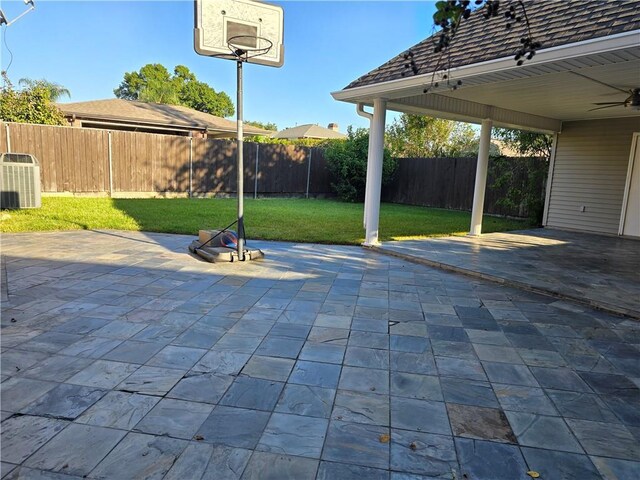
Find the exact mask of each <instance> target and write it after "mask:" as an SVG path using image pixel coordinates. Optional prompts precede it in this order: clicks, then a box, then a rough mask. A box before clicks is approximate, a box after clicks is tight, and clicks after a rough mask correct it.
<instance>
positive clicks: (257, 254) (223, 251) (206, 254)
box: [189, 240, 264, 263]
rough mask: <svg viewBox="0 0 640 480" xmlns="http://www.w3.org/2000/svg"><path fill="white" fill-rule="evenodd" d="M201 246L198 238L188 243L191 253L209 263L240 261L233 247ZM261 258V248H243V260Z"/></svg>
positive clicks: (262, 256) (262, 255) (262, 254)
mask: <svg viewBox="0 0 640 480" xmlns="http://www.w3.org/2000/svg"><path fill="white" fill-rule="evenodd" d="M201 247H202V243H201V242H200V241H198V240H194V241H193V242H191V245H189V251H190V252H191V253H195V254H196V255H198V256H199V257H200V258H202V259H203V260H206V261H207V262H211V263H233V262H237V263H242V262H241V260H240V258H238V251H237V250H236V249H234V248H228V247H209V246H206V245H205V246H204V247H202V248H201ZM261 258H264V253H263V252H262V250H259V249H257V248H255V249H250V248H245V249H244V261H245V262H246V261H249V260H259V259H261Z"/></svg>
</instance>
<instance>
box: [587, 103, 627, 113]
mask: <svg viewBox="0 0 640 480" xmlns="http://www.w3.org/2000/svg"><path fill="white" fill-rule="evenodd" d="M619 105H624V103H617V104H615V105H607V106H606V107H598V108H592V109H591V110H589V111H590V112H593V111H595V110H602V109H603V108H613V107H617V106H619Z"/></svg>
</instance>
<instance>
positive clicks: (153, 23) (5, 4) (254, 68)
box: [0, 0, 434, 131]
mask: <svg viewBox="0 0 640 480" xmlns="http://www.w3.org/2000/svg"><path fill="white" fill-rule="evenodd" d="M274 3H279V4H280V5H282V6H283V7H284V16H285V65H284V66H283V67H282V68H273V67H264V66H259V65H247V66H246V69H245V97H244V103H245V118H246V119H249V120H259V121H263V122H275V123H276V124H277V125H278V127H279V128H285V127H290V126H294V125H296V124H298V125H300V124H304V123H317V124H319V125H323V126H326V125H327V124H328V123H329V122H338V123H339V125H340V130H341V131H345V130H346V127H347V125H354V126H368V125H367V123H368V122H367V121H366V120H365V119H363V118H361V117H359V116H357V115H356V113H355V107H354V106H352V105H350V104H345V103H342V102H336V101H335V100H333V98H332V97H331V96H330V92H331V91H335V90H340V89H341V88H343V87H344V86H346V85H347V84H348V83H349V82H350V81H352V80H354V79H355V78H357V77H359V76H360V75H362V74H364V73H367V72H368V71H370V70H372V69H373V68H375V67H377V66H379V65H380V64H382V63H384V62H385V61H386V60H388V59H390V58H391V57H393V56H395V55H397V54H398V53H400V52H401V51H403V50H405V49H406V48H408V47H410V46H411V45H414V44H415V43H417V42H419V41H420V40H422V39H423V38H425V37H426V36H428V35H429V34H430V33H431V32H432V20H431V15H432V14H433V10H434V6H433V3H432V2H425V1H414V2H402V1H385V2H383V1H357V2H324V1H284V2H274ZM0 5H2V9H3V10H4V11H5V14H6V15H7V17H8V18H9V19H13V18H15V17H16V16H17V15H18V14H19V13H21V12H22V11H24V10H25V5H24V3H23V1H22V0H2V1H1V2H0ZM5 29H6V27H3V28H2V30H3V32H2V33H3V35H6V45H5V42H4V41H3V42H2V51H1V52H2V53H1V55H2V62H1V63H2V69H3V70H5V69H6V68H7V66H8V65H9V61H10V59H11V56H10V54H9V51H8V50H7V48H6V46H7V45H8V46H9V48H10V50H11V52H12V53H13V61H12V63H11V66H10V68H9V70H8V74H9V77H10V78H11V80H12V81H13V82H14V83H17V80H18V79H20V78H23V77H28V78H34V79H36V78H46V79H47V80H50V81H54V82H57V83H60V84H62V85H64V86H65V87H67V88H68V89H69V90H70V91H71V95H72V96H71V100H70V101H85V100H96V99H102V98H113V89H114V88H116V87H117V86H118V85H119V83H120V82H121V81H122V77H123V74H124V73H125V72H127V71H133V70H138V69H139V68H140V67H141V66H143V65H145V64H147V63H162V64H164V65H165V66H167V67H168V68H169V69H173V67H174V66H175V65H178V64H182V65H186V66H187V67H188V68H190V69H191V71H193V72H194V73H195V74H196V76H197V77H198V79H199V80H202V81H205V82H207V83H209V84H210V85H211V86H213V87H214V88H215V89H216V90H222V91H225V92H227V93H228V94H229V96H230V97H231V98H233V99H234V100H235V88H236V84H235V82H236V76H235V63H234V62H231V61H228V60H219V59H212V58H206V57H202V56H199V55H197V54H196V53H195V52H194V49H193V3H192V2H191V1H187V0H183V1H133V2H132V1H114V2H103V1H97V0H96V1H67V2H64V1H53V0H36V9H35V10H34V11H33V12H31V13H29V14H28V15H26V16H25V17H23V18H22V19H20V20H19V21H17V22H16V23H15V24H13V25H11V26H9V27H8V29H6V31H5ZM65 101H66V100H65ZM392 118H393V116H392V115H390V118H389V120H391V119H392Z"/></svg>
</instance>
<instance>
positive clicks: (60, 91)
mask: <svg viewBox="0 0 640 480" xmlns="http://www.w3.org/2000/svg"><path fill="white" fill-rule="evenodd" d="M18 84H19V85H21V86H23V87H27V88H35V87H42V88H46V89H47V90H48V91H49V97H50V98H51V101H52V102H57V101H58V100H59V99H60V97H62V96H64V95H66V96H67V97H69V98H71V93H70V92H69V90H68V89H66V88H65V87H63V86H62V85H60V84H59V83H55V82H50V81H48V80H45V79H44V78H43V79H41V80H33V79H31V78H21V79H20V80H19V81H18Z"/></svg>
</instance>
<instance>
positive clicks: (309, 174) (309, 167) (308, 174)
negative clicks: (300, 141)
mask: <svg viewBox="0 0 640 480" xmlns="http://www.w3.org/2000/svg"><path fill="white" fill-rule="evenodd" d="M312 154H313V147H309V161H308V162H307V194H306V198H309V180H310V178H311V157H312Z"/></svg>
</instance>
